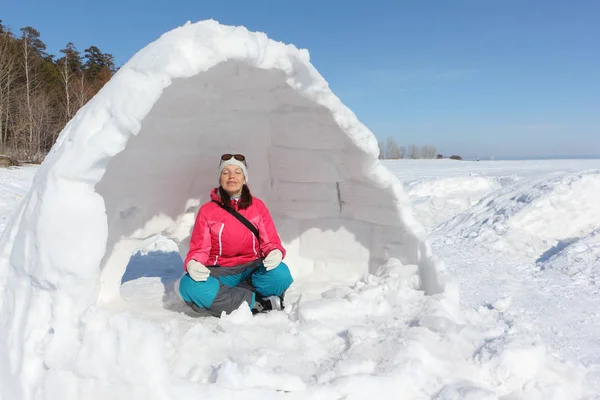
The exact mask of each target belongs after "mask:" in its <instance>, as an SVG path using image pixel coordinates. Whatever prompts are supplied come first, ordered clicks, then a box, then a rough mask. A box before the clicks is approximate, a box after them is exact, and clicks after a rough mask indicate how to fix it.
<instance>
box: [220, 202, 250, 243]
mask: <svg viewBox="0 0 600 400" xmlns="http://www.w3.org/2000/svg"><path fill="white" fill-rule="evenodd" d="M211 201H212V202H213V203H215V204H216V205H218V206H219V207H221V208H222V209H223V210H225V211H227V212H228V213H229V214H231V215H233V216H234V217H236V218H237V219H238V220H239V221H240V222H241V223H242V224H244V225H246V228H248V229H250V231H252V233H254V234H255V235H256V238H257V239H258V229H256V227H255V226H254V225H252V222H250V221H248V220H247V219H246V218H245V217H244V216H243V215H242V214H240V213H239V212H237V211H236V210H234V209H233V208H231V207H225V205H223V203H221V202H220V201H216V200H211Z"/></svg>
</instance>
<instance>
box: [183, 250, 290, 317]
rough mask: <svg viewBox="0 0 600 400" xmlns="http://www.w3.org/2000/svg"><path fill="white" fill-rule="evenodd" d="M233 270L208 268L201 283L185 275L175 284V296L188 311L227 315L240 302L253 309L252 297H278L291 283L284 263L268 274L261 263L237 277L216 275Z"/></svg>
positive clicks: (233, 268)
mask: <svg viewBox="0 0 600 400" xmlns="http://www.w3.org/2000/svg"><path fill="white" fill-rule="evenodd" d="M235 268H237V267H232V269H231V270H230V269H229V268H227V267H218V268H212V269H211V275H210V276H209V277H208V279H207V280H206V281H204V282H196V281H195V280H193V279H192V278H191V277H190V276H189V275H188V274H185V275H183V276H182V277H181V281H180V283H179V293H180V294H181V297H182V298H183V300H184V301H185V302H186V303H188V304H189V305H190V306H192V308H194V309H196V308H200V309H203V310H205V311H206V312H207V313H208V314H211V315H214V316H220V315H221V312H223V311H225V312H226V313H227V314H229V313H231V312H232V311H234V310H236V309H237V308H238V307H239V306H240V305H241V304H242V303H243V302H244V301H246V302H247V303H248V305H249V306H250V308H252V307H254V301H255V297H256V294H258V295H259V296H261V297H267V296H281V295H283V292H285V291H286V290H287V289H288V288H289V287H290V285H291V284H292V282H294V279H293V278H292V274H291V273H290V270H289V268H288V266H287V265H286V264H285V263H284V262H281V263H280V264H279V265H278V266H277V267H276V268H274V269H272V270H270V271H267V270H266V269H265V267H264V265H263V264H262V263H261V264H259V265H258V266H257V267H253V268H246V269H243V270H241V271H240V272H239V273H232V274H229V275H224V276H221V275H220V274H218V272H228V273H229V272H236V270H235ZM226 270H227V271H226ZM213 275H216V276H213ZM255 292H256V293H255ZM194 306H195V307H194Z"/></svg>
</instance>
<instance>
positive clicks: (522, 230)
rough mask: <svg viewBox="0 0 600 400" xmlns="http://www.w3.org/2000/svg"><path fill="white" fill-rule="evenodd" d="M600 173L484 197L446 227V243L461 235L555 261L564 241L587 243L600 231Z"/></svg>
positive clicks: (549, 179)
mask: <svg viewBox="0 0 600 400" xmlns="http://www.w3.org/2000/svg"><path fill="white" fill-rule="evenodd" d="M598 198H600V172H598V171H582V172H560V173H555V174H551V175H549V176H544V177H536V178H524V179H521V180H519V181H516V182H515V183H514V184H512V185H509V186H506V187H503V188H502V189H499V190H498V191H496V192H493V193H491V194H490V195H488V196H485V197H483V198H482V199H481V200H480V201H479V202H478V203H477V204H476V205H475V206H474V207H472V208H471V209H469V210H466V211H464V212H463V213H461V214H459V215H457V216H456V217H454V218H452V219H451V220H449V221H447V222H445V223H443V224H442V225H441V226H440V229H443V230H446V231H447V232H448V234H447V239H446V241H447V242H448V241H452V237H453V236H455V235H458V236H460V237H461V238H468V239H469V241H470V242H471V243H473V244H489V245H492V246H493V247H494V248H496V249H499V250H503V251H507V252H513V253H518V254H525V255H527V256H528V257H531V258H535V259H537V258H539V257H542V256H543V257H549V254H550V253H551V252H552V251H553V250H552V249H556V246H557V245H558V244H559V243H560V242H561V241H568V242H570V241H573V240H575V239H578V238H582V237H584V236H586V235H588V234H590V233H591V232H592V231H594V230H595V229H596V228H598V227H599V226H600V203H598Z"/></svg>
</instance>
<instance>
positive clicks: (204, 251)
mask: <svg viewBox="0 0 600 400" xmlns="http://www.w3.org/2000/svg"><path fill="white" fill-rule="evenodd" d="M210 198H211V200H216V201H218V202H221V197H220V196H219V195H218V189H213V190H212V192H211V193H210ZM231 204H232V206H233V207H234V208H235V209H236V210H237V211H238V212H239V213H240V214H242V215H243V216H244V217H246V219H247V220H248V221H250V222H251V223H252V224H253V225H254V226H256V228H257V229H258V234H259V238H260V241H259V240H258V239H257V238H256V236H255V235H254V234H253V233H252V232H251V231H250V229H248V228H247V227H246V226H244V224H242V223H241V222H240V221H238V220H237V219H236V218H235V217H234V216H233V215H231V214H229V213H228V212H227V211H225V210H223V209H222V208H221V207H219V205H217V204H215V203H213V202H212V201H210V202H208V203H206V204H204V205H203V206H202V207H200V210H199V211H198V215H197V216H196V223H195V224H194V229H193V231H192V237H191V239H190V251H189V252H188V254H187V257H186V259H185V262H184V268H185V269H186V271H187V263H188V261H190V260H196V261H198V262H199V263H200V264H202V265H205V266H207V267H210V266H212V265H219V266H222V267H234V266H236V265H240V264H244V263H247V262H250V261H252V260H256V259H257V258H260V257H266V256H267V255H268V254H269V253H270V252H271V251H272V250H274V249H279V250H281V253H282V254H283V257H285V249H284V248H283V246H282V245H281V239H280V238H279V235H278V234H277V230H276V229H275V224H274V223H273V220H272V219H271V214H270V213H269V210H268V209H267V207H266V206H265V203H263V202H262V200H260V199H258V198H256V197H252V205H250V207H248V208H246V209H245V210H239V209H238V208H237V200H233V201H232V202H231Z"/></svg>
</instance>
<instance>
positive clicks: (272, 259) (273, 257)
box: [263, 249, 283, 271]
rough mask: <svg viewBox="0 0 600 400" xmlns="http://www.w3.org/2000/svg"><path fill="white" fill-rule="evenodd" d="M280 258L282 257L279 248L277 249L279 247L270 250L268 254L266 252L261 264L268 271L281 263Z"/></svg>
mask: <svg viewBox="0 0 600 400" xmlns="http://www.w3.org/2000/svg"><path fill="white" fill-rule="evenodd" d="M282 259H283V254H282V253H281V250H279V249H275V250H271V252H270V253H269V254H267V256H266V257H265V259H264V261H263V265H264V266H265V269H266V270H267V271H270V270H272V269H273V268H276V267H277V266H278V265H279V264H280V263H281V260H282Z"/></svg>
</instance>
